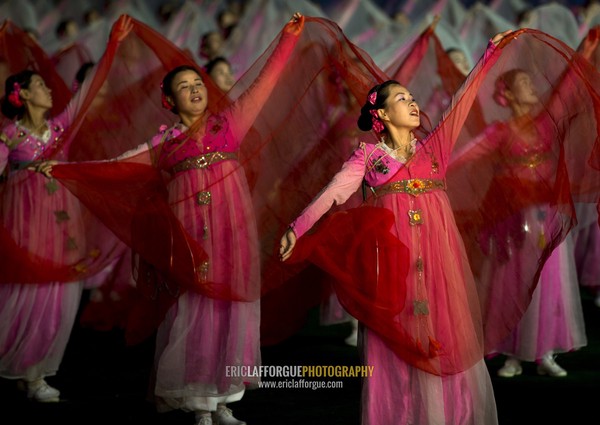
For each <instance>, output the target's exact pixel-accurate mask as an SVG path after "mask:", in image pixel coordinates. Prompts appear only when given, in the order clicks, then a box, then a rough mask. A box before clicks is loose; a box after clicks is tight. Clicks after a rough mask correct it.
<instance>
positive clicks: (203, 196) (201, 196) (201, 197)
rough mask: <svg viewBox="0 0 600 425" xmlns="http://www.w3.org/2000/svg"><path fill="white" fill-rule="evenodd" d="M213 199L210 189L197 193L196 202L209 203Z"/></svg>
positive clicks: (199, 203)
mask: <svg viewBox="0 0 600 425" xmlns="http://www.w3.org/2000/svg"><path fill="white" fill-rule="evenodd" d="M211 199H212V198H211V194H210V192H209V191H205V192H198V193H196V203H197V204H198V205H209V204H210V201H211Z"/></svg>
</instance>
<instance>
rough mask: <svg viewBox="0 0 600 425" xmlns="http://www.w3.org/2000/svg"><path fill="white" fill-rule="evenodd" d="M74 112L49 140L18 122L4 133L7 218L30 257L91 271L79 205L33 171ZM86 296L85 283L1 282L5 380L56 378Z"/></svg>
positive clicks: (1, 158) (53, 124)
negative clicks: (85, 259) (31, 166)
mask: <svg viewBox="0 0 600 425" xmlns="http://www.w3.org/2000/svg"><path fill="white" fill-rule="evenodd" d="M74 112H75V108H74V105H72V104H71V106H70V107H69V108H68V109H67V110H66V111H65V112H64V113H63V114H61V115H59V116H58V117H56V118H54V119H50V120H48V121H47V127H48V130H47V131H46V132H45V133H44V134H43V136H38V135H35V134H32V133H30V132H29V130H27V129H26V128H25V127H22V126H21V125H20V124H19V122H16V123H14V124H10V125H8V126H7V127H6V128H4V129H3V130H2V135H1V136H0V137H1V138H2V142H3V143H2V144H0V169H2V171H3V172H6V174H5V175H6V181H5V182H4V184H3V186H4V187H3V197H2V204H1V211H2V215H1V220H2V226H4V228H6V229H8V230H9V232H10V235H11V236H12V238H13V240H14V241H15V243H16V244H17V245H18V246H19V247H23V248H24V249H26V250H27V251H28V252H29V253H30V255H33V256H38V257H39V258H42V259H44V260H48V261H50V262H52V263H55V264H61V265H69V264H70V265H72V266H73V267H76V268H77V267H79V268H80V270H81V271H84V268H85V267H86V264H85V263H84V262H79V261H80V259H81V256H82V252H81V248H83V247H84V246H85V241H84V240H83V237H84V234H85V233H84V228H83V225H82V222H81V221H80V220H79V217H80V215H81V210H80V206H79V203H78V201H77V199H76V198H75V197H74V196H73V195H72V194H71V193H70V192H68V191H67V190H65V189H64V188H63V187H62V186H61V185H60V183H58V182H57V181H55V180H53V179H48V178H46V177H44V176H43V175H42V174H39V173H35V172H33V171H29V170H27V166H28V164H29V163H31V162H32V161H36V160H39V159H40V157H41V156H42V155H43V153H44V151H45V150H46V149H48V148H50V147H52V146H53V145H54V144H55V143H56V142H57V141H58V140H59V138H60V137H61V135H62V133H63V131H64V130H65V128H66V127H67V126H68V125H69V123H70V122H71V120H72V117H73V114H74ZM91 255H92V256H93V255H94V254H93V253H92V254H91ZM89 259H90V260H91V261H93V258H92V257H90V258H89ZM81 291H82V284H81V282H78V281H77V282H70V283H64V282H52V281H40V282H39V283H22V282H19V283H14V284H10V283H6V284H0V322H1V323H2V326H1V327H0V376H2V377H5V378H9V379H17V378H20V379H25V380H28V381H31V380H34V379H37V378H40V377H45V376H52V375H54V374H55V373H56V372H57V370H58V368H59V365H60V362H61V361H62V358H63V355H64V352H65V348H66V345H67V342H68V340H69V335H70V333H71V329H72V327H73V323H74V320H75V316H76V313H77V309H78V307H79V302H80V297H81Z"/></svg>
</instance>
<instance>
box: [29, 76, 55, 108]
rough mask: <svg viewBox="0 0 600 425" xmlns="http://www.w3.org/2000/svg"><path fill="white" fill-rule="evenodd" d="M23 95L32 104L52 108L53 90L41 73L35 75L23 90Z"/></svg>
mask: <svg viewBox="0 0 600 425" xmlns="http://www.w3.org/2000/svg"><path fill="white" fill-rule="evenodd" d="M21 97H22V98H23V99H25V100H26V101H27V102H28V104H29V105H30V106H36V107H39V108H46V109H51V108H52V90H50V88H48V86H46V82H45V81H44V79H43V78H42V77H40V76H39V75H37V74H36V75H33V76H32V77H31V81H30V82H29V87H28V88H27V89H23V90H21Z"/></svg>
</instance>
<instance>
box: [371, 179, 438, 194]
mask: <svg viewBox="0 0 600 425" xmlns="http://www.w3.org/2000/svg"><path fill="white" fill-rule="evenodd" d="M445 189H446V182H444V180H434V179H408V180H399V181H395V182H392V183H388V184H384V185H381V186H377V187H371V190H372V191H373V193H374V194H375V196H383V195H389V194H391V193H408V194H409V195H412V196H419V195H421V194H423V193H427V192H431V191H433V190H445Z"/></svg>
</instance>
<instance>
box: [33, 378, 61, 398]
mask: <svg viewBox="0 0 600 425" xmlns="http://www.w3.org/2000/svg"><path fill="white" fill-rule="evenodd" d="M27 398H29V399H30V400H33V401H37V402H39V403H56V402H58V401H60V391H58V390H57V389H56V388H54V387H51V386H50V385H48V383H47V382H46V381H45V380H44V379H39V380H37V381H34V382H28V383H27Z"/></svg>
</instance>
